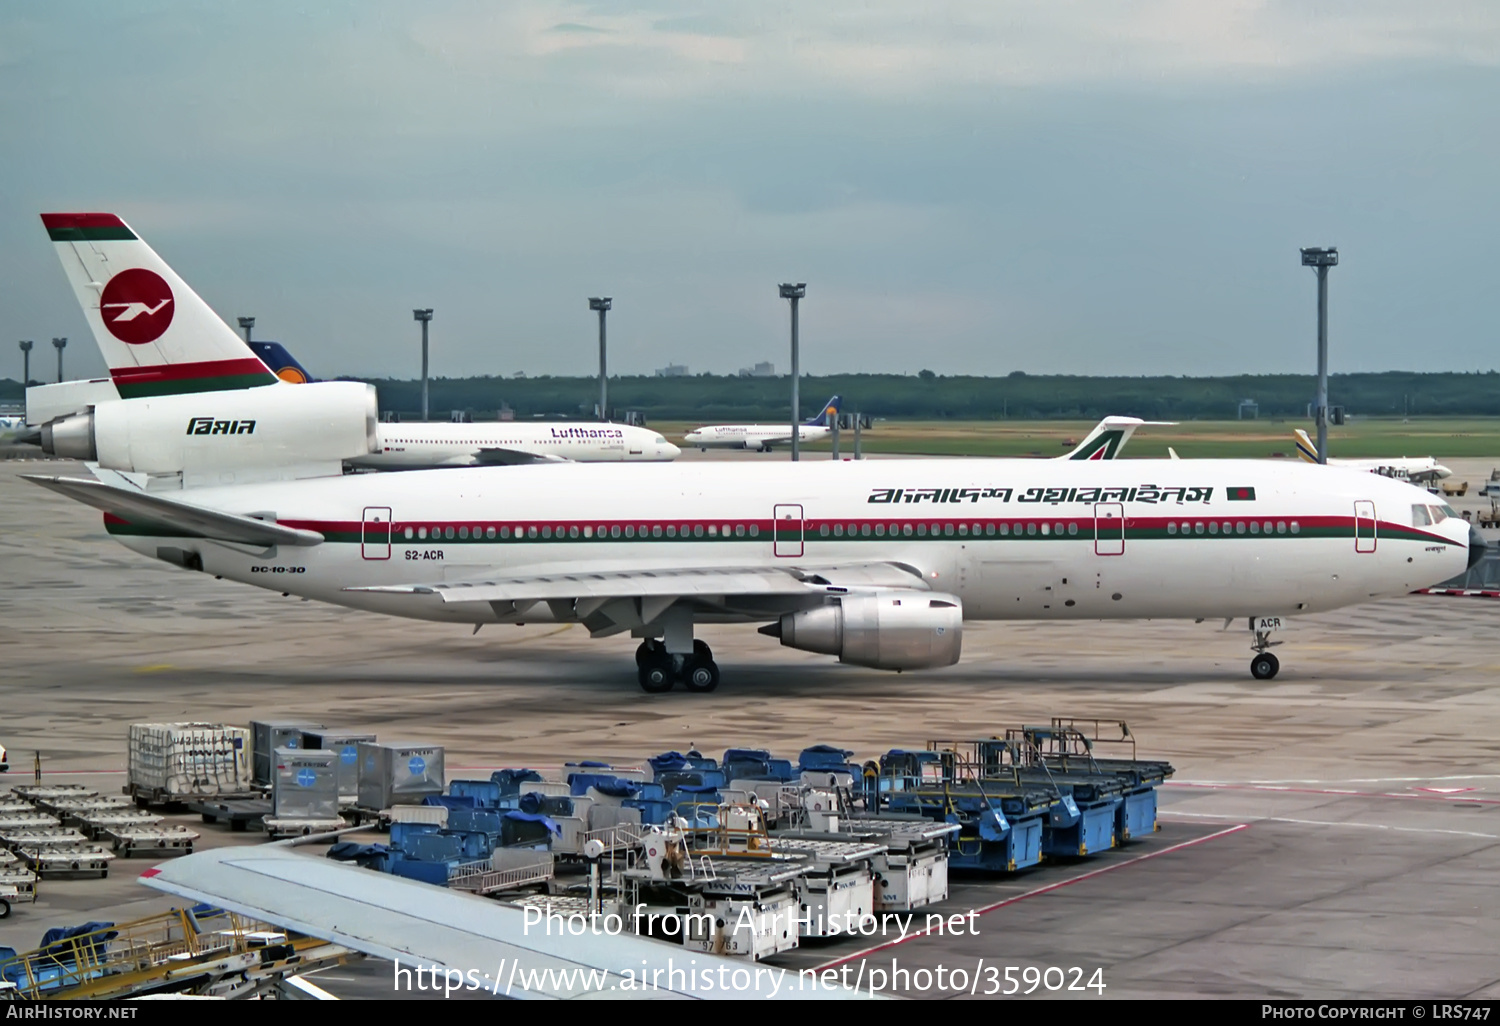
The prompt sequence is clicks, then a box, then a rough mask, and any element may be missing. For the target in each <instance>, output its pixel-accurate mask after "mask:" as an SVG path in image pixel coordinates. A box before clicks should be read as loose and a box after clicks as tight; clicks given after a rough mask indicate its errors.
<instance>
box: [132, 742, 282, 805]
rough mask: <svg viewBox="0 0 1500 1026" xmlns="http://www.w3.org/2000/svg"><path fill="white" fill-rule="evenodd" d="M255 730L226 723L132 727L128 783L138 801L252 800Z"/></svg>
mask: <svg viewBox="0 0 1500 1026" xmlns="http://www.w3.org/2000/svg"><path fill="white" fill-rule="evenodd" d="M249 748H250V732H249V731H248V730H246V729H245V728H244V727H230V726H225V725H224V724H222V723H132V724H131V725H130V755H129V778H128V779H129V783H128V784H127V785H126V792H127V793H128V794H130V795H132V796H134V797H135V798H136V800H137V801H138V802H174V801H187V800H189V799H194V798H220V797H229V796H243V797H250V796H252V795H253V794H254V791H253V790H252V788H251V786H250V759H249V754H250V753H249Z"/></svg>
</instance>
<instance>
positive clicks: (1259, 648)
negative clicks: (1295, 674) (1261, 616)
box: [1250, 620, 1281, 680]
mask: <svg viewBox="0 0 1500 1026" xmlns="http://www.w3.org/2000/svg"><path fill="white" fill-rule="evenodd" d="M1254 622H1255V621H1253V620H1252V621H1251V623H1252V624H1253V623H1254ZM1279 644H1281V642H1279V641H1272V640H1271V632H1270V631H1263V630H1259V629H1256V630H1255V641H1254V642H1253V643H1252V644H1251V645H1250V649H1251V651H1253V652H1254V653H1255V658H1254V659H1252V660H1250V676H1252V677H1254V678H1255V679H1256V680H1270V679H1271V678H1272V677H1274V676H1276V674H1277V673H1279V672H1280V671H1281V660H1280V659H1277V658H1276V657H1275V656H1274V655H1272V654H1271V652H1270V648H1271V646H1272V645H1279Z"/></svg>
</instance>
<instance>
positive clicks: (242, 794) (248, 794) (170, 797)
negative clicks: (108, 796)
mask: <svg viewBox="0 0 1500 1026" xmlns="http://www.w3.org/2000/svg"><path fill="white" fill-rule="evenodd" d="M122 790H123V791H124V792H125V794H127V795H129V796H130V797H131V798H132V799H133V800H134V801H135V803H136V804H137V805H140V806H147V805H187V806H192V805H194V804H195V803H198V802H218V801H237V800H240V799H247V798H259V797H261V793H260V792H259V791H249V790H247V791H233V792H214V793H213V794H206V793H203V792H192V793H186V792H173V791H168V790H167V789H166V788H164V787H145V786H143V785H141V784H126V785H125V787H124V788H122Z"/></svg>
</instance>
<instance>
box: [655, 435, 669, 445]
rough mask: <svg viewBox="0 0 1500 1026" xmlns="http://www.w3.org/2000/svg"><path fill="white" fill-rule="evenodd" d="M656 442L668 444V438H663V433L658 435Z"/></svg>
mask: <svg viewBox="0 0 1500 1026" xmlns="http://www.w3.org/2000/svg"><path fill="white" fill-rule="evenodd" d="M656 444H657V445H666V444H667V440H666V439H665V438H663V437H662V436H661V435H657V436H656Z"/></svg>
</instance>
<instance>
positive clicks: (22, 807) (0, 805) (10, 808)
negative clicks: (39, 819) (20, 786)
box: [0, 795, 36, 813]
mask: <svg viewBox="0 0 1500 1026" xmlns="http://www.w3.org/2000/svg"><path fill="white" fill-rule="evenodd" d="M35 809H36V806H35V805H33V804H31V803H30V802H28V801H27V800H26V799H25V798H17V797H16V796H15V795H9V796H6V795H0V813H6V812H33V811H35Z"/></svg>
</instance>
